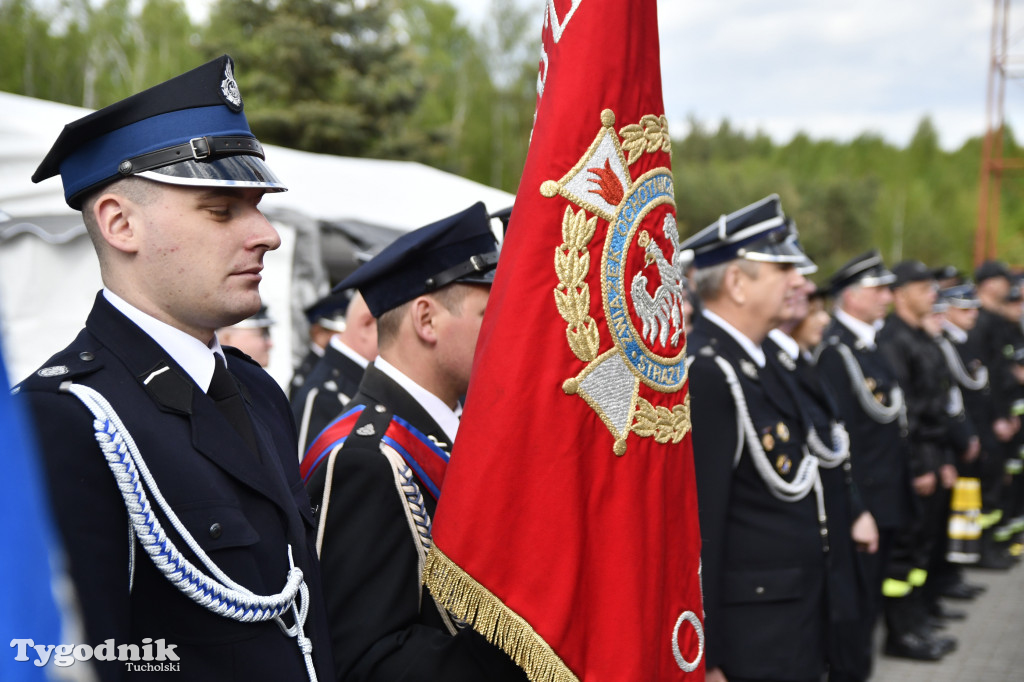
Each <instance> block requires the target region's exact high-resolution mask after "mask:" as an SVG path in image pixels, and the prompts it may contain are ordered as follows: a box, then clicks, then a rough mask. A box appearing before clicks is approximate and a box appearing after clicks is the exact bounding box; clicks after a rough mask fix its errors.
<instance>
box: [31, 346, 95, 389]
mask: <svg viewBox="0 0 1024 682" xmlns="http://www.w3.org/2000/svg"><path fill="white" fill-rule="evenodd" d="M102 367H103V363H102V362H101V361H99V360H98V359H97V357H96V353H95V352H94V351H90V350H82V351H69V352H64V353H60V354H58V355H55V356H53V357H52V358H50V359H49V360H48V361H47V362H46V364H45V365H43V366H42V367H40V368H39V369H37V370H36V371H35V372H33V373H32V374H30V375H29V376H27V377H25V379H23V380H22V381H21V382H20V383H19V384H17V385H16V386H15V387H14V388H13V389H11V395H17V394H18V393H20V392H21V391H49V392H52V393H57V392H58V391H59V390H60V385H61V384H63V383H64V382H65V381H75V380H76V379H80V378H82V377H84V376H88V375H89V374H92V373H93V372H95V371H97V370H99V369H100V368H102Z"/></svg>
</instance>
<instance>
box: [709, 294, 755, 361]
mask: <svg viewBox="0 0 1024 682" xmlns="http://www.w3.org/2000/svg"><path fill="white" fill-rule="evenodd" d="M701 314H702V315H704V317H706V318H707V319H708V320H710V321H711V322H714V323H715V324H716V325H718V326H719V327H721V328H722V329H724V330H725V332H726V333H727V334H728V335H729V336H731V337H732V338H734V339H736V343H738V344H740V347H741V348H742V349H743V350H745V351H746V352H747V355H749V356H750V359H751V360H753V361H754V364H756V365H757V366H758V367H764V366H765V364H766V362H765V358H764V351H763V350H761V346H759V345H758V344H756V343H754V342H753V341H751V340H750V339H749V338H747V337H746V336H745V335H744V334H743V332H741V331H740V330H739V329H737V328H736V327H734V326H732V325H731V324H729V323H728V322H726V321H725V320H724V319H722V316H721V315H716V314H715V313H713V312H711V311H710V310H708V309H707V308H704V309H703V310H702V311H701Z"/></svg>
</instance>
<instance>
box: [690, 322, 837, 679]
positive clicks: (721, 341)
mask: <svg viewBox="0 0 1024 682" xmlns="http://www.w3.org/2000/svg"><path fill="white" fill-rule="evenodd" d="M687 344H688V346H689V354H690V355H691V356H692V357H693V358H694V361H693V364H692V365H691V367H690V370H689V372H690V384H689V386H690V396H691V401H692V402H691V405H692V422H693V457H694V465H695V472H696V480H697V496H698V503H699V514H700V525H701V542H702V550H701V561H702V566H703V568H702V575H703V587H704V610H705V614H706V619H705V632H706V649H705V657H706V659H705V660H706V665H707V667H708V669H710V668H714V667H721V668H722V669H723V671H724V672H725V674H726V676H727V677H733V676H735V677H741V678H747V679H774V680H800V679H813V678H816V677H817V676H819V675H820V674H821V673H822V672H823V670H824V663H825V642H824V631H825V619H826V612H825V552H824V547H823V538H822V535H821V530H822V529H821V526H820V524H819V521H818V508H817V501H816V497H815V494H814V492H813V490H812V491H811V492H809V493H808V494H807V495H806V496H805V497H803V498H802V499H801V500H799V501H796V502H785V501H782V500H779V499H777V498H776V497H775V496H773V495H772V494H771V492H770V491H769V489H768V487H767V484H766V483H765V481H764V479H763V478H762V476H761V474H760V473H758V471H757V470H756V469H755V466H754V463H753V460H752V458H751V453H750V444H749V443H746V442H744V444H743V446H742V448H741V447H740V442H739V430H738V426H737V425H738V422H737V416H738V412H737V411H738V407H737V403H736V401H735V400H734V397H733V394H732V392H731V391H730V388H729V384H728V383H727V380H726V376H725V374H724V373H723V370H722V369H721V368H720V367H719V365H718V364H717V362H716V356H717V357H720V358H723V359H724V360H725V361H726V362H728V363H729V365H731V366H732V367H733V369H734V370H735V374H736V376H737V378H738V382H739V385H740V386H741V388H742V392H743V397H744V399H745V401H746V405H747V408H748V410H749V416H750V419H751V421H752V423H753V426H754V429H755V430H756V432H757V438H758V439H759V442H760V443H761V445H762V446H763V447H764V450H765V452H766V454H767V456H768V459H769V461H770V462H771V464H772V466H774V467H775V469H776V471H778V472H779V473H780V474H782V475H783V477H784V478H785V479H786V480H792V477H793V476H794V474H795V473H796V471H797V468H798V467H799V465H800V462H801V460H802V458H803V454H802V448H803V445H804V437H805V436H804V433H805V427H806V423H807V422H806V418H805V417H804V415H803V414H802V412H801V410H800V408H799V405H798V404H797V402H796V398H795V396H794V395H793V392H792V387H791V386H790V385H789V384H788V382H787V381H786V380H785V378H784V377H782V376H780V375H779V374H778V373H777V372H776V371H775V370H774V369H773V366H772V365H771V364H769V365H768V366H767V367H764V368H757V367H756V365H755V364H754V363H753V361H752V360H751V358H750V357H748V356H747V354H746V352H745V351H744V350H743V349H742V347H741V346H740V345H739V344H738V343H737V342H736V341H735V339H733V338H732V337H731V336H729V334H728V333H726V332H725V331H724V330H722V329H721V328H719V327H718V326H717V325H716V324H714V323H713V322H711V321H709V320H708V319H707V318H705V317H704V316H698V317H696V318H695V320H694V329H693V332H692V333H691V334H690V335H689V338H688V340H687ZM744 441H746V439H745V438H744ZM737 456H738V459H736V458H737Z"/></svg>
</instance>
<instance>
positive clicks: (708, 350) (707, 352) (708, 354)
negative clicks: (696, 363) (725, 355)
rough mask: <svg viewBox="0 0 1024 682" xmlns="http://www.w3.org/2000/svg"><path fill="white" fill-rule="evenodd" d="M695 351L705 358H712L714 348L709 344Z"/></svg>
mask: <svg viewBox="0 0 1024 682" xmlns="http://www.w3.org/2000/svg"><path fill="white" fill-rule="evenodd" d="M697 353H698V354H699V355H701V356H703V357H705V358H713V357H714V356H715V349H714V348H712V347H711V346H704V347H703V348H701V349H700V350H699V351H697Z"/></svg>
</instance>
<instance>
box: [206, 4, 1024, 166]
mask: <svg viewBox="0 0 1024 682" xmlns="http://www.w3.org/2000/svg"><path fill="white" fill-rule="evenodd" d="M449 1H450V2H452V3H453V4H454V5H456V6H457V7H458V8H459V11H460V12H461V14H462V15H463V16H464V17H465V19H466V20H467V21H468V22H469V23H471V24H473V25H476V26H479V25H480V24H481V22H483V21H484V20H485V16H486V12H487V8H488V6H489V4H490V3H489V1H488V0H449ZM518 1H519V2H520V4H521V5H522V6H523V7H524V8H528V9H529V10H530V11H532V12H534V14H535V16H536V23H537V41H538V50H539V41H540V22H541V17H542V11H543V8H544V4H545V0H518ZM583 1H584V2H592V1H594V0H583ZM186 2H187V4H188V5H189V7H190V9H191V10H192V11H193V13H196V14H200V15H201V14H203V13H204V12H205V6H207V5H208V2H209V0H186ZM992 6H993V3H992V2H990V1H989V0H845V1H843V2H839V1H837V0H658V8H659V23H660V36H661V67H662V75H663V85H664V95H665V112H666V114H667V115H668V118H669V121H670V127H671V130H672V132H673V135H676V136H681V135H683V134H685V132H686V126H685V122H686V120H687V117H688V116H690V115H693V116H695V117H696V118H697V119H698V120H700V121H702V122H704V123H705V124H708V125H712V126H717V125H718V123H719V122H720V121H721V120H722V119H723V118H725V119H728V120H729V121H730V123H731V124H732V125H733V126H734V127H736V128H741V129H743V130H746V131H749V132H754V131H756V130H759V129H760V130H763V131H765V132H767V133H768V134H769V135H771V136H772V138H773V139H775V140H776V141H777V142H787V141H788V140H790V139H791V138H792V137H793V135H794V134H795V133H796V132H797V131H801V130H802V131H804V132H806V133H808V134H809V135H811V136H812V137H814V138H816V139H820V138H830V139H836V140H840V141H848V140H850V139H852V138H854V137H856V136H857V135H860V134H861V133H864V132H873V133H877V134H880V135H881V136H882V137H884V138H885V139H886V140H888V141H889V142H892V143H894V144H897V145H900V146H903V145H905V144H906V143H907V141H908V140H909V139H910V137H911V135H913V132H914V130H915V129H916V128H917V125H918V123H919V122H920V121H921V118H922V117H923V116H925V115H928V116H931V118H932V121H933V123H934V124H935V126H936V128H937V129H938V131H939V137H940V143H941V144H942V146H943V147H944V148H946V149H956V148H957V147H959V146H960V145H961V144H962V143H963V142H964V141H965V140H966V139H967V138H969V137H972V136H978V135H981V134H982V133H983V132H984V128H985V98H986V82H987V78H988V60H989V54H990V36H991V25H992ZM1011 14H1012V13H1011ZM1018 26H1024V20H1021V21H1020V22H1017V23H1015V24H1014V25H1013V26H1011V46H1010V50H1009V52H1010V54H1011V55H1015V54H1024V40H1021V38H1020V36H1021V35H1022V31H1021V29H1020V28H1017V27H1018ZM1014 37H1016V40H1015V39H1014ZM1006 117H1007V120H1008V121H1009V122H1010V123H1011V125H1014V127H1015V128H1016V129H1017V130H1018V131H1020V130H1024V81H1014V80H1011V81H1008V84H1007V91H1006ZM1022 136H1024V134H1022Z"/></svg>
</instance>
